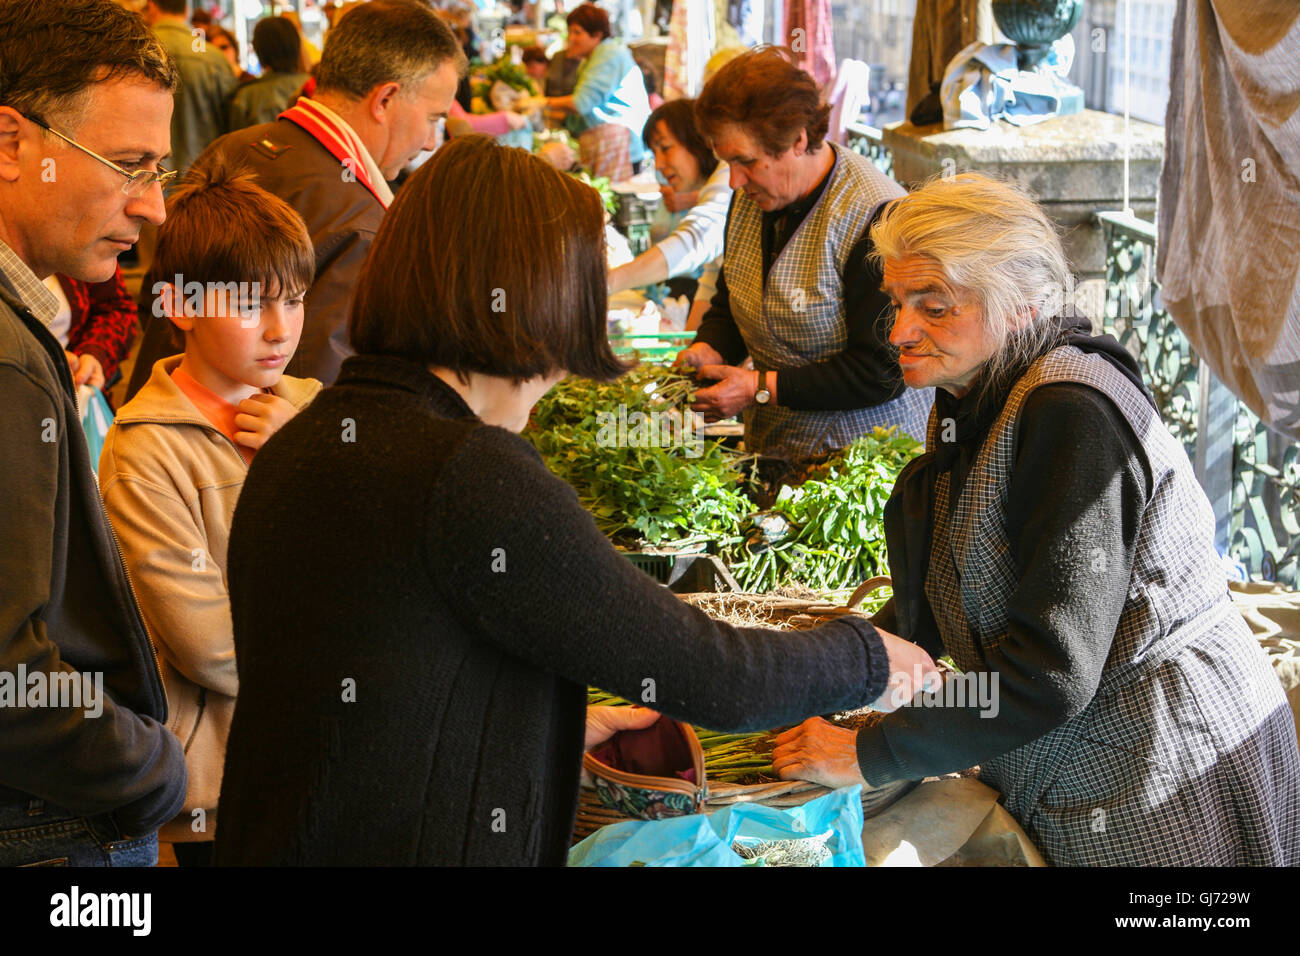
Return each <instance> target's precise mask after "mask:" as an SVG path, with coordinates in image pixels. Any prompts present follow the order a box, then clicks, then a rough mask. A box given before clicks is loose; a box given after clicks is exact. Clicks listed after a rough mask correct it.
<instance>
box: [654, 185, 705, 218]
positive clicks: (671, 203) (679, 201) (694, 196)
mask: <svg viewBox="0 0 1300 956" xmlns="http://www.w3.org/2000/svg"><path fill="white" fill-rule="evenodd" d="M659 195H660V196H662V197H663V203H664V209H666V210H668V211H669V212H685V211H686V210H687V209H691V208H693V207H694V206H695V204H696V202H698V201H699V198H700V194H699V191H698V190H692V191H691V192H688V193H679V192H673V187H672V186H660V187H659Z"/></svg>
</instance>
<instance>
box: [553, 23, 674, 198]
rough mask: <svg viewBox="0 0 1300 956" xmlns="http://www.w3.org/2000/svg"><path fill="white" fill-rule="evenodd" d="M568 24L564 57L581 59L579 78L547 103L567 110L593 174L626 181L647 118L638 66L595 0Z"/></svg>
mask: <svg viewBox="0 0 1300 956" xmlns="http://www.w3.org/2000/svg"><path fill="white" fill-rule="evenodd" d="M567 23H568V25H569V41H568V55H569V56H570V57H573V58H575V59H581V60H582V65H581V66H579V67H578V82H577V85H576V86H575V87H574V89H573V93H571V94H569V95H568V96H551V97H548V98H547V107H548V108H550V109H553V110H559V111H562V112H564V113H566V114H568V115H567V119H566V120H565V125H566V126H567V127H568V129H569V132H571V133H573V134H574V135H575V136H577V138H578V145H579V147H580V148H581V163H582V165H583V166H584V167H586V168H587V169H588V170H590V171H591V174H592V175H593V176H608V177H609V178H610V179H611V180H613V181H615V182H618V181H620V180H625V179H631V178H632V174H633V173H634V172H635V171H636V170H637V169H639V168H640V164H641V162H642V160H644V159H645V155H646V152H645V145H644V144H643V143H642V142H641V131H642V130H643V129H644V127H645V121H646V120H647V119H648V118H649V117H650V101H649V99H648V98H647V96H646V88H645V79H644V78H643V77H642V75H641V68H640V67H639V66H637V62H636V60H635V59H633V57H632V54H631V53H630V52H629V51H628V48H627V47H626V46H624V45H623V43H621V42H620V41H618V40H615V39H614V38H613V37H612V36H611V35H610V27H609V14H607V13H606V12H605V11H604V10H602V9H601V8H600V7H598V6H596V5H595V4H594V3H584V4H582V6H580V7H578V8H577V9H575V10H574V11H573V12H572V13H570V14H569V16H568V19H567Z"/></svg>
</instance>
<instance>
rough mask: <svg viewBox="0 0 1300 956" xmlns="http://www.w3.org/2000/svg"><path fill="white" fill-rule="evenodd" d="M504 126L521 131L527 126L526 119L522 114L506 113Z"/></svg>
mask: <svg viewBox="0 0 1300 956" xmlns="http://www.w3.org/2000/svg"><path fill="white" fill-rule="evenodd" d="M506 125H508V126H509V127H510V128H511V129H512V130H514V129H523V128H524V127H525V126H527V125H528V117H527V116H525V115H524V114H523V113H515V112H508V113H506Z"/></svg>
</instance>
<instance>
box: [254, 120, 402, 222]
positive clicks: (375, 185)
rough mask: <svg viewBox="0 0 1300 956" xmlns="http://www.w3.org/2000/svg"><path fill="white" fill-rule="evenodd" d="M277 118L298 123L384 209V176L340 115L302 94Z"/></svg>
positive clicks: (388, 196)
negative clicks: (370, 193)
mask: <svg viewBox="0 0 1300 956" xmlns="http://www.w3.org/2000/svg"><path fill="white" fill-rule="evenodd" d="M279 118H280V119H287V120H289V122H291V123H294V124H296V125H298V126H301V127H302V128H303V129H305V130H306V131H307V132H308V133H310V134H311V135H312V136H313V137H314V138H315V139H316V141H317V142H319V143H320V144H321V145H322V146H324V147H325V148H326V149H327V150H329V152H330V155H332V156H333V157H334V158H335V159H337V160H338V161H339V162H340V163H342V164H343V165H344V166H345V167H346V169H345V171H346V173H347V174H348V175H349V176H351V177H352V178H353V179H355V180H356V181H357V182H359V183H361V185H363V186H365V187H366V188H367V189H369V190H370V191H371V192H372V193H374V196H375V198H376V199H378V200H379V202H380V203H381V204H382V205H383V207H384V208H385V209H387V208H388V207H389V206H390V205H391V204H392V202H393V191H392V190H391V189H389V188H388V183H387V182H385V181H384V175H383V173H381V172H380V171H379V167H378V166H377V165H376V164H375V160H374V157H372V156H371V155H370V150H368V149H366V145H365V143H363V142H361V137H359V136H357V134H356V132H355V131H354V130H353V129H352V127H351V126H349V125H348V124H347V123H346V122H345V121H344V120H343V118H342V117H341V116H339V115H338V114H337V113H335V112H334V111H333V110H331V109H329V108H328V107H326V106H322V105H321V104H320V103H318V102H316V101H315V100H313V99H308V98H307V97H305V96H300V97H298V102H297V103H295V104H294V105H293V106H291V107H289V108H288V109H287V110H285V111H284V112H283V113H281V114H280V117H279Z"/></svg>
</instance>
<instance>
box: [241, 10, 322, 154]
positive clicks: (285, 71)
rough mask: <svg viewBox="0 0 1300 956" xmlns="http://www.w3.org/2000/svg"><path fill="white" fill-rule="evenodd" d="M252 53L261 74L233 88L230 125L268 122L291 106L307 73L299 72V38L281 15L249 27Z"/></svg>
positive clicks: (300, 40) (300, 65) (300, 56)
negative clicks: (250, 28)
mask: <svg viewBox="0 0 1300 956" xmlns="http://www.w3.org/2000/svg"><path fill="white" fill-rule="evenodd" d="M253 52H254V53H256V54H257V61H258V62H259V63H261V64H262V75H261V76H259V77H258V78H257V79H255V80H252V81H250V82H248V83H245V84H244V85H243V86H241V87H240V88H239V89H238V90H236V91H235V96H234V98H233V99H232V100H231V101H230V128H231V129H232V130H235V129H243V128H244V127H245V126H254V125H256V124H258V123H270V122H272V121H273V120H274V119H275V118H276V117H277V116H279V115H280V114H281V113H282V112H284V111H285V110H286V109H288V108H289V107H290V106H292V105H293V103H294V100H296V99H297V98H298V92H299V91H300V90H301V89H302V87H303V84H304V83H306V82H307V80H308V78H309V74H307V73H305V72H303V71H302V69H301V67H302V37H301V35H300V34H299V33H298V30H297V28H296V27H294V25H293V23H292V22H290V21H289V20H287V19H286V18H284V17H266V18H265V19H262V20H259V21H258V22H257V26H255V27H254V28H253Z"/></svg>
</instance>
